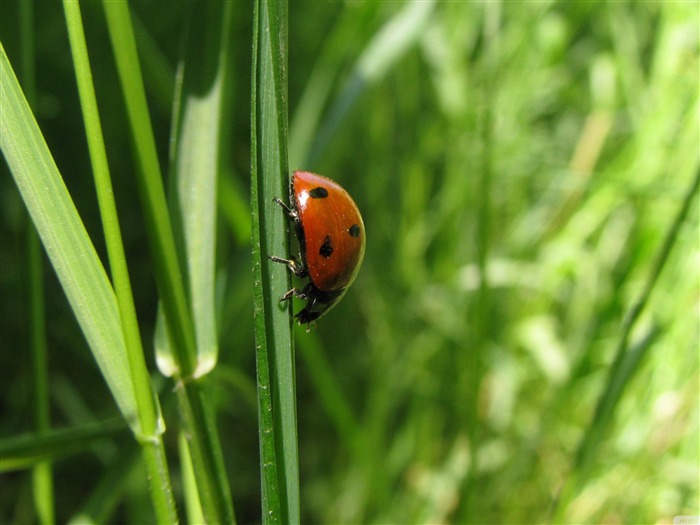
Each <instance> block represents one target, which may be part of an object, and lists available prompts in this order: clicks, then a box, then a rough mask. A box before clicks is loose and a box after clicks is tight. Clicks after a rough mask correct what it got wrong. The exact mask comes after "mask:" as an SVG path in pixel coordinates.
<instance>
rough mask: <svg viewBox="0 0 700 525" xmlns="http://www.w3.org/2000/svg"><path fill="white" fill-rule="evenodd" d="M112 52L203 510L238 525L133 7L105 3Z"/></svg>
mask: <svg viewBox="0 0 700 525" xmlns="http://www.w3.org/2000/svg"><path fill="white" fill-rule="evenodd" d="M103 6H104V9H105V13H106V15H107V25H108V29H109V34H110V39H111V41H112V48H113V51H114V54H115V58H116V62H117V70H118V73H119V78H120V82H121V85H122V89H123V92H124V97H125V101H126V108H127V114H128V118H129V125H130V130H131V134H132V139H133V143H134V146H135V150H136V151H135V153H136V159H137V162H138V167H139V169H138V170H137V172H138V173H137V175H138V183H139V188H140V193H141V199H142V204H143V209H144V214H145V216H146V222H147V230H148V233H149V238H150V243H151V249H152V253H153V259H154V263H155V267H156V270H155V276H156V281H157V284H158V291H159V293H160V297H161V300H162V304H163V311H164V314H165V318H166V320H167V322H166V326H167V329H168V334H169V338H168V341H169V343H170V344H171V345H172V346H173V356H174V357H175V359H174V363H175V377H176V378H177V379H179V380H180V384H181V388H180V389H179V390H178V394H179V395H178V400H179V403H180V412H181V415H182V419H183V422H184V425H185V426H186V428H187V432H188V436H189V437H190V438H191V440H192V442H191V445H192V448H191V451H192V459H193V466H194V469H195V472H196V477H197V483H198V489H199V496H200V500H201V503H202V509H203V512H204V515H205V517H206V519H207V521H208V522H211V523H221V522H226V523H233V522H234V521H235V518H234V514H233V503H232V500H231V493H230V489H229V485H228V480H227V478H226V472H225V465H224V461H223V453H222V451H221V444H220V442H219V438H218V435H217V432H216V424H215V419H214V414H213V407H212V404H211V400H210V399H209V394H208V391H207V390H206V388H205V385H204V384H203V382H202V380H201V378H200V379H198V378H197V376H196V375H195V374H196V371H197V350H196V339H195V329H194V324H193V321H192V311H191V306H190V304H189V303H188V296H187V292H186V291H185V286H184V281H183V273H182V270H181V265H180V258H179V257H178V252H177V247H176V243H175V236H174V233H173V227H172V223H171V219H170V215H169V213H168V205H167V201H166V198H165V190H164V188H163V182H162V176H161V171H160V166H159V163H158V155H157V152H156V147H155V139H154V135H153V129H152V126H151V121H150V117H149V111H148V105H147V103H146V94H145V92H144V86H143V80H142V76H141V70H140V66H139V60H138V55H137V52H136V43H135V39H134V32H133V28H132V24H131V18H130V14H129V9H128V5H127V4H126V2H124V1H105V2H104V3H103Z"/></svg>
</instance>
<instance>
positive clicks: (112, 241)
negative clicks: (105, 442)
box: [63, 1, 177, 523]
mask: <svg viewBox="0 0 700 525" xmlns="http://www.w3.org/2000/svg"><path fill="white" fill-rule="evenodd" d="M63 6H64V10H65V16H66V25H67V27H68V35H69V39H70V45H71V52H72V55H73V62H74V68H75V72H76V78H77V83H78V92H79V95H80V102H81V107H82V111H83V118H84V122H85V132H86V136H87V139H88V147H89V151H90V159H91V162H92V169H93V174H94V178H95V186H96V188H97V197H98V201H99V206H100V214H101V218H102V226H103V229H104V233H105V240H106V244H107V253H108V255H109V262H110V268H111V272H112V278H113V280H114V287H115V292H116V295H117V302H118V304H119V312H120V316H121V319H122V327H123V330H124V340H125V342H126V351H127V357H128V360H129V368H130V371H131V382H132V385H133V388H134V393H135V397H136V401H137V408H138V422H139V425H138V427H135V428H134V432H135V433H136V438H137V439H138V441H139V443H140V444H141V446H142V449H143V454H144V460H145V462H146V467H147V469H148V472H149V476H148V477H149V480H150V481H151V484H150V486H151V496H152V498H153V504H154V507H155V509H156V515H157V517H158V520H159V521H160V522H171V523H172V522H176V521H177V511H176V510H175V501H174V499H173V494H172V488H171V487H170V476H169V473H168V467H167V461H166V459H165V448H164V446H163V440H162V434H163V432H164V431H165V424H164V422H163V420H162V415H161V412H160V405H159V403H158V399H157V398H156V396H155V395H154V393H153V388H152V385H151V379H150V375H149V373H148V369H147V368H146V361H145V356H144V352H143V345H142V344H141V334H140V330H139V324H138V320H137V318H136V308H135V306H134V298H133V294H132V291H131V283H130V280H129V272H128V269H127V265H126V256H125V254H124V245H123V242H122V236H121V231H120V226H119V218H118V215H117V207H116V204H115V201H114V192H113V189H112V182H111V176H110V173H109V167H108V164H107V152H106V149H105V144H104V139H103V136H102V127H101V124H100V116H99V112H98V109H97V99H96V96H95V90H94V87H93V84H92V71H91V69H90V61H89V58H88V51H87V44H86V42H85V34H84V32H83V23H82V17H81V14H80V5H79V4H78V3H77V2H71V1H64V3H63Z"/></svg>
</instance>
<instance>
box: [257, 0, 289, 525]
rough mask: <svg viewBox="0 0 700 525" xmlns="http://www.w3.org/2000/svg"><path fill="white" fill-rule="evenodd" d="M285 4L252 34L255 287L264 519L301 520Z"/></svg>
mask: <svg viewBox="0 0 700 525" xmlns="http://www.w3.org/2000/svg"><path fill="white" fill-rule="evenodd" d="M286 50H287V4H286V2H280V1H272V0H270V1H267V0H258V1H257V2H256V3H255V15H254V34H253V64H252V67H253V78H252V102H251V129H252V134H251V148H252V151H251V176H252V182H251V201H252V202H251V207H252V215H253V275H254V282H255V288H254V292H253V300H254V311H255V339H256V345H255V346H256V361H257V374H258V411H259V423H258V424H259V435H260V456H261V457H260V464H261V470H262V492H263V503H262V504H263V520H264V522H265V523H299V521H300V510H299V463H298V450H297V431H296V392H295V382H294V359H293V356H294V351H293V340H292V330H291V317H290V313H291V312H290V311H289V308H290V306H289V305H288V304H283V305H280V304H279V303H278V300H279V297H281V296H282V295H283V294H284V293H285V292H286V290H287V289H288V287H289V282H290V278H289V275H288V272H287V270H286V268H284V267H283V266H282V265H278V264H274V263H271V261H269V260H268V256H269V255H271V254H279V253H287V250H288V244H287V241H288V235H287V227H286V225H285V218H284V216H283V214H282V213H281V212H280V210H279V209H278V207H277V206H276V205H275V204H274V203H273V202H272V199H273V197H279V196H283V197H284V196H286V195H287V194H288V184H287V181H288V179H287V171H288V168H287V79H286V76H285V71H286V62H287V61H286V52H287V51H286Z"/></svg>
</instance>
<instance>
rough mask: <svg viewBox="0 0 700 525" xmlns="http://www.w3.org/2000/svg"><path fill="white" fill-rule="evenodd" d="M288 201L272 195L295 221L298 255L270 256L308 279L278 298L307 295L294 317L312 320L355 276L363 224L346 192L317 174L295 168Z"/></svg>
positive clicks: (361, 250) (362, 247)
mask: <svg viewBox="0 0 700 525" xmlns="http://www.w3.org/2000/svg"><path fill="white" fill-rule="evenodd" d="M289 200H290V205H289V206H287V204H285V203H284V202H282V200H281V199H278V198H274V199H273V201H274V202H275V203H276V204H279V205H280V206H281V207H282V208H283V209H284V211H285V212H286V214H287V216H288V217H289V219H290V220H291V221H292V223H293V224H294V230H295V233H296V236H297V239H298V240H299V250H300V253H299V258H298V259H297V258H295V257H293V256H292V257H290V258H289V259H283V258H282V257H277V256H274V255H272V256H270V259H271V260H273V261H275V262H280V263H284V264H286V265H287V267H288V268H289V269H290V270H291V271H292V272H293V273H294V275H296V276H297V277H301V278H304V277H308V278H309V282H308V283H307V284H306V285H305V286H304V288H302V289H301V290H297V289H296V288H292V289H291V290H289V291H288V292H287V293H286V294H284V296H283V297H282V299H280V301H287V300H289V299H291V298H292V296H295V297H298V298H300V299H305V300H306V301H307V302H306V306H304V308H303V309H302V310H301V311H299V312H298V313H297V314H296V315H295V316H294V317H295V318H296V319H297V321H298V322H299V324H304V323H306V324H307V325H310V324H311V323H312V322H314V321H316V319H318V318H320V317H321V316H323V315H325V313H326V312H328V310H330V309H331V308H333V307H334V306H335V305H336V304H338V302H339V301H340V299H341V298H342V297H343V295H345V292H346V291H347V289H348V287H349V286H350V285H351V284H352V282H353V281H354V280H355V277H356V276H357V272H358V270H359V269H360V265H361V264H362V258H363V257H364V255H365V225H364V223H363V222H362V215H360V210H358V209H357V205H356V204H355V201H353V200H352V197H350V195H349V194H348V192H347V191H345V190H344V189H343V188H342V186H340V185H339V184H337V183H335V182H333V181H332V180H330V179H328V178H326V177H323V176H321V175H316V174H315V173H310V172H308V171H295V172H294V175H293V177H292V184H291V191H290V199H289Z"/></svg>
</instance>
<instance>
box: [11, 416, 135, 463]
mask: <svg viewBox="0 0 700 525" xmlns="http://www.w3.org/2000/svg"><path fill="white" fill-rule="evenodd" d="M127 428H128V427H127V426H126V424H125V422H124V420H123V419H121V418H115V419H112V420H109V421H100V422H97V423H87V424H84V425H79V426H75V427H72V428H67V429H51V430H48V431H45V432H42V433H39V434H35V433H32V434H21V435H18V436H14V437H12V438H6V439H0V473H1V472H11V471H14V470H20V469H25V468H28V467H31V466H34V465H37V464H38V463H40V462H42V461H46V460H55V459H57V458H60V457H65V456H67V455H71V454H82V453H83V452H85V449H86V448H88V447H89V446H91V445H92V444H93V443H95V442H97V441H98V440H100V439H104V438H106V437H111V436H114V435H118V434H123V433H124V431H125V430H126V429H127Z"/></svg>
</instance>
